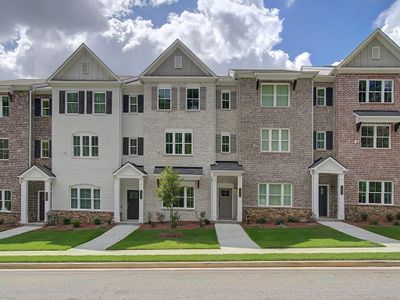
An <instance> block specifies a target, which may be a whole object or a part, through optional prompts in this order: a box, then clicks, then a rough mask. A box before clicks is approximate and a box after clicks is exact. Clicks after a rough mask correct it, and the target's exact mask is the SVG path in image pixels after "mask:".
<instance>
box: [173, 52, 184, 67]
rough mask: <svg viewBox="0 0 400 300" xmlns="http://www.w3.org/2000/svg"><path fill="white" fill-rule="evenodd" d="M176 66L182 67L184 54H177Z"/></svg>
mask: <svg viewBox="0 0 400 300" xmlns="http://www.w3.org/2000/svg"><path fill="white" fill-rule="evenodd" d="M174 67H175V69H182V56H180V55H177V56H175V61H174Z"/></svg>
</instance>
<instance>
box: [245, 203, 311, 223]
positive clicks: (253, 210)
mask: <svg viewBox="0 0 400 300" xmlns="http://www.w3.org/2000/svg"><path fill="white" fill-rule="evenodd" d="M289 216H294V217H296V219H298V220H306V221H308V220H310V218H311V216H312V213H311V209H307V208H283V207H282V208H272V207H244V208H243V222H246V219H247V220H248V221H249V222H250V223H254V222H255V221H256V220H257V219H258V218H261V217H263V218H266V219H267V222H270V221H271V220H273V221H275V220H277V219H284V220H287V218H288V217H289Z"/></svg>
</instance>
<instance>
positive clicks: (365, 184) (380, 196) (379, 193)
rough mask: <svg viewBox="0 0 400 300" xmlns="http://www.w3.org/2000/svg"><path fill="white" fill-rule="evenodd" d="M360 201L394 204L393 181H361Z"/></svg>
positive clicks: (359, 183) (364, 202)
mask: <svg viewBox="0 0 400 300" xmlns="http://www.w3.org/2000/svg"><path fill="white" fill-rule="evenodd" d="M358 203H360V204H389V205H390V204H393V183H392V182H391V181H359V182H358Z"/></svg>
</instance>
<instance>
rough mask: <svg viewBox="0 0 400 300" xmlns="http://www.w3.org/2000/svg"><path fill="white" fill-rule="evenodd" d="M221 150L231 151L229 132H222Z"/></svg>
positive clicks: (223, 151)
mask: <svg viewBox="0 0 400 300" xmlns="http://www.w3.org/2000/svg"><path fill="white" fill-rule="evenodd" d="M221 152H222V153H230V152H231V135H230V134H229V133H221Z"/></svg>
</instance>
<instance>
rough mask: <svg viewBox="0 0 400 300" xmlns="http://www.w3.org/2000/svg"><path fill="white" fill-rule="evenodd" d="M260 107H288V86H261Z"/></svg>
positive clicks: (269, 84)
mask: <svg viewBox="0 0 400 300" xmlns="http://www.w3.org/2000/svg"><path fill="white" fill-rule="evenodd" d="M261 106H262V107H289V84H287V83H276V84H271V83H263V84H261Z"/></svg>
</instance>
